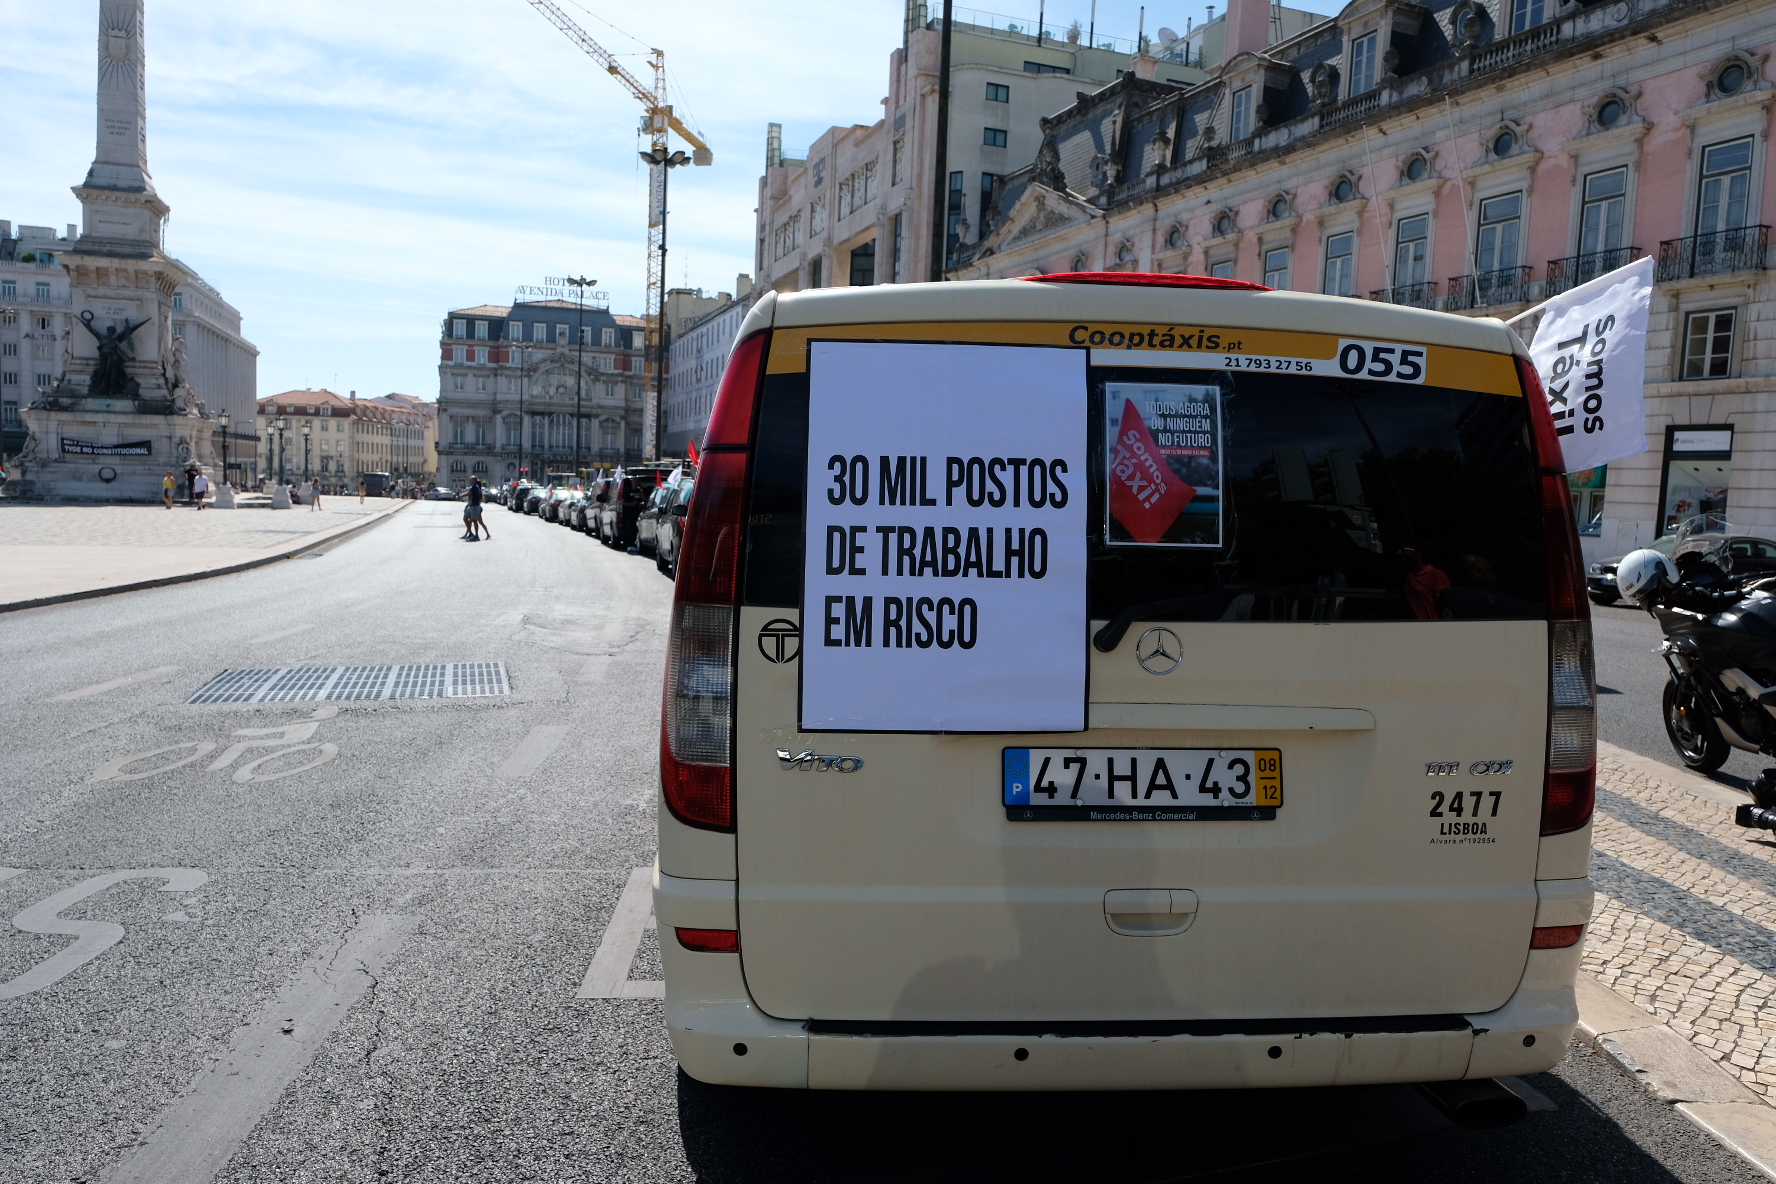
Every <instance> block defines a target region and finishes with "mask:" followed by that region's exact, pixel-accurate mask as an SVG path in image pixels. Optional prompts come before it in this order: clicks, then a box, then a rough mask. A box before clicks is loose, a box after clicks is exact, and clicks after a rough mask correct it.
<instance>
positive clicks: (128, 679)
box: [49, 666, 178, 703]
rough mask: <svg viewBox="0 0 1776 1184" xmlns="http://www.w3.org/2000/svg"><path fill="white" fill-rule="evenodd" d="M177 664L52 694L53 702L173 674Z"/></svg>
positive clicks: (88, 695) (84, 696)
mask: <svg viewBox="0 0 1776 1184" xmlns="http://www.w3.org/2000/svg"><path fill="white" fill-rule="evenodd" d="M177 669H178V667H177V666H156V667H155V668H154V669H152V670H138V671H136V672H135V673H134V674H126V675H124V676H123V677H122V678H114V679H112V680H111V681H110V682H95V683H93V685H92V686H90V687H81V688H80V689H79V690H78V691H63V692H62V693H61V694H59V695H51V696H50V697H49V701H50V702H51V703H66V702H68V701H69V700H70V699H86V698H89V697H91V696H93V695H102V694H104V693H105V692H106V691H115V690H116V689H117V688H118V687H127V686H128V685H129V684H130V683H132V682H135V681H137V680H138V679H143V678H156V677H158V676H160V675H162V674H171V673H172V672H173V671H175V670H177Z"/></svg>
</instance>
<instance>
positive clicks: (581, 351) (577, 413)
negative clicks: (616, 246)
mask: <svg viewBox="0 0 1776 1184" xmlns="http://www.w3.org/2000/svg"><path fill="white" fill-rule="evenodd" d="M566 282H567V283H568V284H570V285H572V287H573V289H574V292H575V293H576V295H575V297H574V299H575V302H576V303H577V304H578V305H579V310H580V312H579V322H580V323H579V337H578V340H577V343H576V344H575V346H574V349H575V350H576V351H577V357H576V358H575V365H574V479H575V480H578V479H579V478H580V430H581V428H582V427H583V426H584V425H583V419H584V415H585V413H584V411H583V410H582V409H581V406H582V405H581V402H580V395H581V388H582V387H584V386H585V380H586V289H587V288H590V287H592V286H593V285H595V284H596V283H598V281H597V280H589V279H587V278H586V277H585V276H583V275H578V276H575V275H570V276H568V277H567V281H566Z"/></svg>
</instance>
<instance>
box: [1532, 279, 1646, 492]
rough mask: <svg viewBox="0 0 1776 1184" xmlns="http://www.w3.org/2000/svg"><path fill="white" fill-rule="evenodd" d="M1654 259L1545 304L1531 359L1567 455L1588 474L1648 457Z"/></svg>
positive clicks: (1575, 468) (1571, 466)
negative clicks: (1645, 391)
mask: <svg viewBox="0 0 1776 1184" xmlns="http://www.w3.org/2000/svg"><path fill="white" fill-rule="evenodd" d="M1652 294H1653V261H1652V259H1650V258H1648V259H1639V260H1636V261H1635V262H1633V263H1630V264H1629V265H1628V266H1626V267H1622V268H1618V269H1616V270H1615V271H1612V272H1610V273H1608V274H1607V275H1601V276H1598V277H1597V278H1596V279H1594V280H1591V281H1590V282H1588V283H1584V284H1580V285H1579V286H1578V287H1576V288H1574V289H1572V290H1571V291H1568V292H1562V293H1561V294H1560V295H1558V296H1556V297H1554V298H1553V299H1552V300H1548V301H1545V302H1543V303H1542V305H1541V306H1540V308H1539V310H1536V311H1540V312H1541V314H1542V320H1541V324H1540V325H1538V326H1537V328H1536V334H1535V342H1534V344H1532V345H1531V346H1530V347H1529V357H1530V361H1531V362H1532V363H1534V365H1535V368H1536V373H1538V374H1540V375H1541V377H1542V386H1543V388H1544V389H1546V390H1547V392H1548V410H1549V411H1551V412H1552V413H1553V415H1554V430H1555V431H1556V432H1557V433H1559V436H1560V448H1561V451H1562V453H1563V454H1564V455H1565V457H1566V471H1567V472H1569V473H1577V472H1582V471H1583V470H1585V469H1595V468H1597V467H1598V466H1599V465H1604V464H1608V463H1609V462H1610V461H1612V460H1620V459H1621V458H1622V457H1624V456H1633V455H1635V454H1636V453H1640V452H1645V451H1646V448H1647V439H1646V408H1645V404H1644V399H1643V393H1642V388H1643V387H1644V385H1645V383H1646V333H1647V310H1648V308H1649V307H1650V305H1651V302H1652Z"/></svg>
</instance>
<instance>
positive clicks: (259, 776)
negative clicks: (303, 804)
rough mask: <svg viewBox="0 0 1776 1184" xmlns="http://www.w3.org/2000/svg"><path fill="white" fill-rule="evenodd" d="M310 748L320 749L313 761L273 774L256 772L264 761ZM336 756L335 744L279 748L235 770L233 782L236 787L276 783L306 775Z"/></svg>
mask: <svg viewBox="0 0 1776 1184" xmlns="http://www.w3.org/2000/svg"><path fill="white" fill-rule="evenodd" d="M311 748H318V749H320V755H319V756H317V757H315V758H314V759H313V760H310V761H307V762H305V763H303V764H300V765H296V766H295V767H293V768H289V769H280V770H278V771H277V772H275V773H260V772H258V771H257V770H258V768H259V766H260V765H263V764H264V763H265V762H266V761H275V760H278V759H280V758H282V757H286V756H289V755H290V754H291V753H292V752H305V751H307V750H308V749H311ZM338 755H339V745H337V744H298V745H296V746H295V747H294V748H280V749H279V750H278V751H276V752H270V753H267V754H265V755H264V756H262V757H260V758H259V759H258V760H256V761H248V762H247V763H246V764H244V765H242V766H241V767H240V768H238V769H236V770H235V771H234V781H235V784H236V785H245V784H247V782H249V781H278V780H281V779H283V778H285V777H294V776H295V775H296V774H298V773H306V772H308V771H309V770H310V769H312V768H314V767H316V766H317V765H324V764H326V763H327V762H328V761H330V760H332V759H333V758H334V757H336V756H338Z"/></svg>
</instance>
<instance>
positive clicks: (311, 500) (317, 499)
mask: <svg viewBox="0 0 1776 1184" xmlns="http://www.w3.org/2000/svg"><path fill="white" fill-rule="evenodd" d="M308 508H309V510H310V511H314V510H318V509H320V508H321V487H320V486H319V485H311V486H309V488H308Z"/></svg>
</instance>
